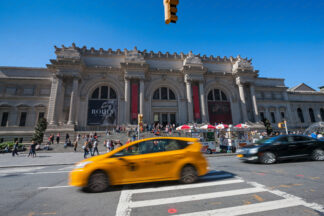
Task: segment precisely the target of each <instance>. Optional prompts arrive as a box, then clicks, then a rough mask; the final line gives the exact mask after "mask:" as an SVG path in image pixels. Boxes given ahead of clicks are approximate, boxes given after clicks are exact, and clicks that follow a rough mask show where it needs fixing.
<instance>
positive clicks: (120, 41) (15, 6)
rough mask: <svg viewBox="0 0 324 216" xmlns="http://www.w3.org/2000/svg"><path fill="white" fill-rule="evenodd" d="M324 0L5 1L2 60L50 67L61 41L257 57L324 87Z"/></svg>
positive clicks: (274, 72)
mask: <svg viewBox="0 0 324 216" xmlns="http://www.w3.org/2000/svg"><path fill="white" fill-rule="evenodd" d="M323 11H324V1H323V0H294V1H292V0H281V1H280V0H268V1H263V0H231V1H228V0H199V1H198V0H180V4H179V5H178V13H177V15H178V17H179V20H178V22H177V24H169V25H166V24H164V10H163V0H146V1H144V0H137V1H135V0H125V1H123V0H118V1H116V0H114V1H112V0H78V1H76V0H68V1H63V0H62V1H61V0H55V1H53V0H47V1H46V0H38V1H36V0H35V1H34V0H28V1H27V0H0V66H26V67H45V66H46V64H48V63H49V59H53V58H55V54H54V48H53V46H54V45H57V46H61V45H62V44H64V45H66V46H70V45H71V43H72V42H75V43H76V45H77V46H80V47H82V46H83V45H86V46H87V47H88V48H90V47H94V48H96V49H99V48H104V49H108V48H112V49H118V48H120V49H124V48H127V49H132V48H133V47H134V46H137V48H138V49H140V50H143V49H147V50H148V51H150V50H153V51H154V52H158V51H161V52H166V51H169V52H170V53H173V52H181V51H182V52H184V53H188V52H189V51H190V50H192V51H193V53H194V54H198V53H200V54H201V55H204V54H205V55H208V56H209V55H213V56H237V55H238V54H240V55H241V56H243V57H248V58H252V59H253V62H252V63H253V65H254V67H255V69H257V70H260V73H259V74H260V76H261V77H274V78H285V83H286V85H287V86H288V87H292V86H295V85H297V84H299V83H301V82H305V83H306V84H308V85H309V86H311V87H313V88H315V89H317V90H318V88H317V87H319V86H324V13H323Z"/></svg>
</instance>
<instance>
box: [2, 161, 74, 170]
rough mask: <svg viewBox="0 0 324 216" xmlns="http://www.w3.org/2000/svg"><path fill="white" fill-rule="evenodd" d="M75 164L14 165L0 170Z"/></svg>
mask: <svg viewBox="0 0 324 216" xmlns="http://www.w3.org/2000/svg"><path fill="white" fill-rule="evenodd" d="M76 163H77V162H75V163H64V164H30V165H28V164H26V165H14V166H0V169H7V168H20V167H37V166H63V165H74V164H76Z"/></svg>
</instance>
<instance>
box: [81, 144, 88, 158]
mask: <svg viewBox="0 0 324 216" xmlns="http://www.w3.org/2000/svg"><path fill="white" fill-rule="evenodd" d="M82 148H83V150H84V154H83V158H87V155H88V154H89V150H88V141H85V142H84V144H83V146H82Z"/></svg>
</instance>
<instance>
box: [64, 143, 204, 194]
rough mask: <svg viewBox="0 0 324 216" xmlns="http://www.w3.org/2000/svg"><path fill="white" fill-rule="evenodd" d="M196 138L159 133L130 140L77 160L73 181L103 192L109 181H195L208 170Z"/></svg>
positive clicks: (113, 182)
mask: <svg viewBox="0 0 324 216" xmlns="http://www.w3.org/2000/svg"><path fill="white" fill-rule="evenodd" d="M201 148H202V145H201V143H200V142H199V141H198V139H196V138H182V137H173V138H172V137H159V138H148V139H143V140H139V141H135V142H131V143H128V144H126V145H124V146H121V147H119V148H117V149H115V150H113V151H111V152H109V153H106V154H104V155H99V156H95V157H91V158H88V159H86V160H83V161H81V162H80V163H77V164H76V166H75V169H74V170H72V172H71V173H70V181H69V183H70V185H72V186H77V187H83V188H86V189H88V190H89V191H91V192H100V191H104V190H106V189H107V188H108V186H109V185H121V184H133V183H142V182H153V181H169V180H180V181H181V182H182V183H193V182H195V181H196V180H197V179H198V176H202V175H205V174H206V173H207V160H206V159H205V157H204V156H203V154H202V153H201V151H200V150H201Z"/></svg>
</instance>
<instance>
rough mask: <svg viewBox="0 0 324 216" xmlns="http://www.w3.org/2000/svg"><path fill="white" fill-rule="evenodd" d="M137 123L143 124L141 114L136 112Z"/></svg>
mask: <svg viewBox="0 0 324 216" xmlns="http://www.w3.org/2000/svg"><path fill="white" fill-rule="evenodd" d="M138 124H139V125H142V124H143V114H138Z"/></svg>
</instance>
